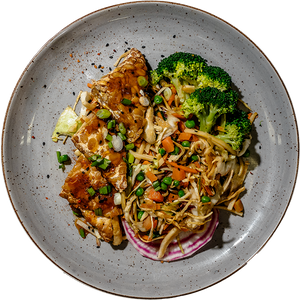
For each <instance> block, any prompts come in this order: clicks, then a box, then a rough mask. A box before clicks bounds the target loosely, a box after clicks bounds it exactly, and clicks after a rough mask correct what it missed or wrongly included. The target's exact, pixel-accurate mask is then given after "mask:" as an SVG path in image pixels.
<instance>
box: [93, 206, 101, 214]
mask: <svg viewBox="0 0 300 300" xmlns="http://www.w3.org/2000/svg"><path fill="white" fill-rule="evenodd" d="M94 213H95V215H96V216H102V215H103V212H102V208H101V207H98V208H96V209H95V210H94Z"/></svg>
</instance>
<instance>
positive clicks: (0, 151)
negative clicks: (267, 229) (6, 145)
mask: <svg viewBox="0 0 300 300" xmlns="http://www.w3.org/2000/svg"><path fill="white" fill-rule="evenodd" d="M137 1H138V2H148V3H149V2H153V3H159V2H166V0H157V1H151V0H148V1H147V0H146V1H139V0H137ZM137 1H134V0H122V1H117V2H112V3H108V4H105V5H102V6H98V7H96V8H93V9H91V10H88V11H87V12H84V13H82V14H80V15H78V16H76V17H75V18H73V19H71V20H70V21H68V22H66V23H64V24H63V25H61V26H60V27H59V28H57V29H56V30H55V31H54V32H53V33H52V34H50V35H49V36H48V37H47V38H46V39H44V40H43V41H42V42H41V44H40V46H39V47H37V48H36V49H35V50H34V51H33V52H32V54H31V55H30V56H29V58H28V59H27V60H26V62H25V63H24V64H23V66H22V68H21V70H20V71H19V72H18V74H17V76H16V78H15V81H14V82H13V84H12V87H11V88H10V91H9V94H8V96H7V100H6V102H5V104H4V108H3V111H2V117H1V121H0V135H1V147H0V156H1V164H0V179H1V183H2V189H3V192H4V195H5V198H6V201H7V205H8V207H9V210H10V213H11V215H12V217H13V219H14V221H15V223H16V225H17V226H18V228H19V230H20V231H21V233H22V235H23V236H24V238H25V239H26V241H27V242H28V243H29V245H30V246H31V247H32V248H33V249H34V251H35V252H36V253H37V254H38V255H39V256H40V257H41V258H42V259H43V260H44V261H45V262H46V263H47V264H48V265H50V266H51V267H52V268H53V269H55V270H56V271H57V272H58V273H59V274H60V275H61V276H62V277H65V278H67V279H68V280H70V281H72V282H74V283H76V284H77V285H79V286H81V287H83V288H86V289H89V290H91V291H93V292H96V293H98V294H101V295H104V296H107V297H110V298H116V299H137V298H128V297H126V298H125V297H124V296H122V295H118V294H112V293H109V292H106V291H104V290H101V289H99V288H97V287H94V286H91V285H89V284H87V283H85V282H83V281H81V280H80V279H78V278H76V277H74V276H73V275H71V274H69V273H68V272H67V271H65V270H62V269H61V268H60V267H59V266H58V265H56V264H55V262H53V261H52V260H51V259H50V258H49V257H48V256H47V254H46V253H44V252H43V251H42V250H41V249H40V248H39V246H38V245H37V244H36V243H35V241H34V240H33V238H31V236H30V234H29V232H28V231H27V230H26V228H25V227H24V226H23V225H22V223H21V222H20V218H19V216H18V213H17V212H16V209H15V207H14V204H13V201H12V198H11V195H10V193H9V191H8V189H7V179H6V177H5V174H4V173H3V170H4V158H3V131H4V130H5V123H6V119H7V112H8V111H9V107H10V104H11V99H12V98H13V95H14V91H15V89H16V87H17V86H18V84H19V82H20V80H21V78H22V76H23V74H24V73H25V71H26V70H27V69H28V67H29V66H30V65H31V63H32V61H33V59H34V58H35V57H36V56H37V55H38V54H39V53H40V52H41V51H42V50H43V48H44V47H45V46H46V45H47V44H48V43H49V42H50V41H52V40H53V39H54V38H55V37H56V36H57V35H58V34H59V33H60V32H61V31H63V30H64V29H65V28H67V27H68V26H70V25H71V24H73V23H75V22H77V21H79V20H81V19H83V18H85V17H86V16H88V15H91V14H94V13H96V12H98V11H100V10H101V11H103V10H105V9H107V8H111V7H113V6H114V7H115V6H120V5H126V3H131V4H133V3H136V4H138V3H137ZM167 2H168V3H170V4H173V5H179V6H180V5H181V6H188V7H191V8H194V9H195V10H198V11H201V12H203V13H206V14H208V15H210V16H213V17H215V18H217V19H219V20H222V21H223V22H225V23H226V24H229V25H230V26H231V27H233V28H234V29H236V30H237V31H239V32H240V33H241V34H242V35H243V36H244V37H246V38H247V39H248V40H249V41H250V42H251V43H252V44H253V45H254V46H255V47H256V48H257V49H258V50H259V51H260V52H261V53H262V54H263V55H264V57H265V58H266V59H267V61H268V62H269V63H270V65H271V66H272V67H273V69H274V70H275V71H276V73H277V75H278V77H279V78H280V80H281V82H282V85H283V86H284V88H285V91H286V94H287V96H288V98H289V100H290V102H291V107H292V108H293V111H294V117H295V123H296V124H297V130H298V135H297V144H298V146H299V136H300V135H299V133H300V120H299V113H298V110H297V107H296V102H295V100H294V97H293V94H292V92H291V89H290V87H289V85H288V82H287V80H286V78H285V77H284V75H283V74H282V72H281V70H280V68H279V66H278V65H277V64H276V62H275V60H274V59H273V58H272V56H271V55H270V54H269V53H268V52H267V50H266V49H265V48H264V47H263V46H262V45H261V44H260V43H259V42H258V41H257V40H256V39H255V38H254V37H253V36H252V35H251V34H250V33H249V32H247V31H245V29H244V28H242V27H241V26H240V25H238V24H236V23H235V22H233V21H232V20H231V19H229V18H226V17H224V16H222V15H221V14H219V13H215V12H214V11H212V10H210V9H207V8H205V7H202V6H199V5H196V4H192V3H189V2H184V1H177V0H168V1H167ZM297 165H298V169H297V174H295V181H294V188H293V191H292V192H291V196H290V199H289V202H288V205H287V207H286V209H285V212H284V214H283V216H282V218H281V220H280V221H279V223H278V225H277V227H276V229H275V230H274V231H273V233H272V234H271V235H270V237H269V238H268V239H267V241H266V242H265V243H264V245H262V246H261V248H260V249H259V251H257V253H256V255H254V256H253V257H252V258H251V259H249V260H248V261H247V262H246V263H245V264H244V265H243V266H242V267H240V268H238V269H237V270H236V271H234V272H233V273H231V274H229V275H228V276H227V277H225V278H223V279H221V280H219V281H218V282H216V283H214V284H213V285H210V286H207V287H205V288H202V289H200V290H198V291H193V292H191V293H188V294H182V295H177V296H176V297H172V298H171V299H180V298H181V299H182V298H188V297H192V296H196V295H199V294H203V293H205V292H206V291H209V290H211V289H214V288H216V287H218V286H220V285H222V284H225V283H227V282H229V281H230V280H231V279H233V278H234V277H236V276H237V275H239V274H241V272H243V271H245V270H246V269H247V268H248V267H249V266H250V265H251V264H252V263H253V262H254V261H255V260H256V259H257V258H258V257H260V256H261V255H262V254H263V253H264V252H265V251H266V250H267V249H268V247H269V246H270V244H271V243H272V242H273V241H274V239H275V238H276V236H277V235H278V233H279V231H280V229H281V228H282V226H283V225H284V223H285V221H286V220H287V218H288V215H289V213H290V210H291V208H292V205H293V204H294V199H295V197H296V193H297V190H298V184H299V178H300V169H299V155H298V161H297ZM144 299H145V298H144Z"/></svg>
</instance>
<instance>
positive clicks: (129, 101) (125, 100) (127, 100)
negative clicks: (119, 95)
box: [121, 98, 132, 105]
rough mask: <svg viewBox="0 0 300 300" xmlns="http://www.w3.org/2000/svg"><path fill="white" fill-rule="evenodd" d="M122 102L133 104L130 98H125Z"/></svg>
mask: <svg viewBox="0 0 300 300" xmlns="http://www.w3.org/2000/svg"><path fill="white" fill-rule="evenodd" d="M121 103H122V104H124V105H131V104H132V101H131V100H129V99H126V98H124V99H123V100H122V101H121Z"/></svg>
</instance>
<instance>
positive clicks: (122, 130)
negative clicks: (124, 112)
mask: <svg viewBox="0 0 300 300" xmlns="http://www.w3.org/2000/svg"><path fill="white" fill-rule="evenodd" d="M119 131H120V132H121V133H122V134H125V133H126V128H125V126H124V123H120V124H119Z"/></svg>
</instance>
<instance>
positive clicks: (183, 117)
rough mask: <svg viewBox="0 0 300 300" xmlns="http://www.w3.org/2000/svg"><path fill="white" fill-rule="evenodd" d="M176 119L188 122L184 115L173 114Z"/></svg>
mask: <svg viewBox="0 0 300 300" xmlns="http://www.w3.org/2000/svg"><path fill="white" fill-rule="evenodd" d="M172 115H173V116H174V117H176V118H178V119H180V120H182V121H186V117H185V116H184V115H181V114H178V113H173V114H172Z"/></svg>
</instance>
